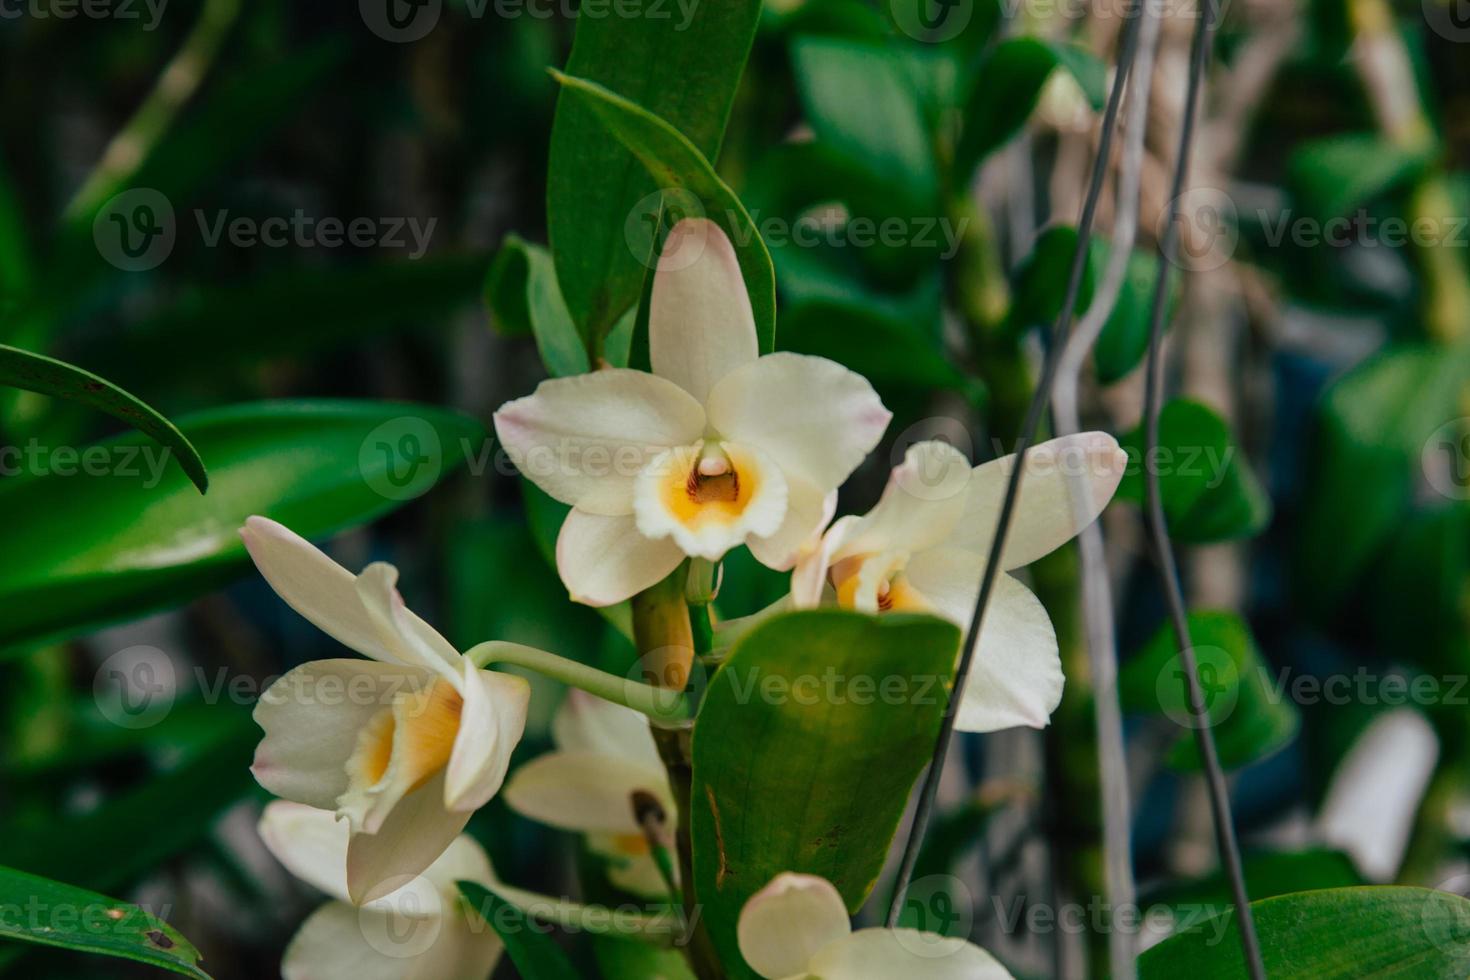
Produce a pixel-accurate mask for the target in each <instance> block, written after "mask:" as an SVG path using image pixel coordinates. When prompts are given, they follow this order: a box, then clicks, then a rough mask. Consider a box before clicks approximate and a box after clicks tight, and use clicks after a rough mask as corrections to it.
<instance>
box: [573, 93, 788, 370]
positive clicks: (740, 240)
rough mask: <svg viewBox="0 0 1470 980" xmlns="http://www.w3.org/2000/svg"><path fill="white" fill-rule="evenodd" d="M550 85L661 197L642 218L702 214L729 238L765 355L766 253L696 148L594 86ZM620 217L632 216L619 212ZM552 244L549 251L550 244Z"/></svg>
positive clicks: (769, 329)
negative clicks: (604, 133) (584, 112)
mask: <svg viewBox="0 0 1470 980" xmlns="http://www.w3.org/2000/svg"><path fill="white" fill-rule="evenodd" d="M556 79H557V81H559V82H561V84H562V88H563V91H564V95H565V97H567V98H568V99H569V101H573V102H575V101H578V100H580V101H581V102H582V103H584V104H585V105H586V106H587V107H588V108H589V109H590V110H591V111H592V113H593V116H594V117H595V118H596V119H597V120H599V122H600V124H601V125H603V126H606V127H607V130H608V132H609V133H611V134H612V135H613V136H615V137H616V138H617V139H618V140H619V141H620V142H621V143H622V144H623V145H624V146H626V147H627V148H628V150H629V151H630V152H632V153H633V155H634V156H636V157H637V159H638V161H639V162H641V163H642V165H643V166H644V167H645V168H646V169H647V171H648V173H649V174H650V175H652V177H653V178H654V180H656V181H657V183H658V186H659V187H660V188H662V189H663V190H664V191H665V192H666V193H665V198H664V207H663V209H662V210H661V211H660V210H658V209H655V210H650V211H648V212H647V216H650V217H653V218H655V219H659V220H662V221H663V222H664V223H665V224H666V225H668V224H672V221H673V220H677V219H678V218H681V217H684V216H686V214H687V213H694V214H698V213H703V214H704V216H705V217H708V218H709V219H710V220H711V221H713V222H715V223H716V224H718V225H719V226H720V227H721V228H723V229H724V230H725V233H726V234H727V235H729V236H730V241H731V242H732V243H733V244H734V246H735V255H736V258H737V259H738V260H739V262H740V274H741V275H742V276H744V278H745V288H746V290H747V291H748V292H749V293H750V305H751V309H752V310H753V312H754V314H755V330H756V336H757V337H759V339H760V349H761V351H762V352H763V353H765V352H769V351H770V350H771V349H772V347H773V345H774V344H775V338H776V274H775V271H774V270H773V268H772V266H771V253H770V252H768V251H766V243H765V242H764V241H762V240H761V236H760V232H759V231H757V230H756V227H755V224H754V222H752V221H751V219H750V214H749V212H747V211H746V210H745V205H743V204H741V203H740V198H738V197H736V196H735V192H734V191H732V190H730V188H729V187H728V186H726V184H725V182H724V181H722V180H720V178H719V176H718V175H717V174H716V173H715V170H714V167H712V166H711V165H710V162H709V160H708V159H707V158H706V157H705V156H704V155H703V154H702V153H701V152H700V151H699V148H698V147H696V146H695V145H694V144H693V143H691V142H690V141H689V140H688V139H686V138H685V137H684V135H683V134H681V133H680V132H679V131H678V130H677V129H675V128H674V127H673V126H672V125H670V124H669V123H668V122H667V121H665V120H663V119H660V118H659V117H657V116H655V115H653V114H652V113H650V112H649V111H648V110H646V109H644V108H643V107H642V106H639V105H636V104H635V103H632V102H629V101H628V100H627V99H625V98H623V97H622V96H619V95H616V94H614V93H613V92H610V91H608V90H607V89H605V88H603V87H602V86H600V85H597V84H596V83H594V82H589V81H587V80H586V79H583V78H573V77H570V76H567V75H562V74H560V73H556ZM668 192H675V193H668ZM691 195H692V197H693V198H694V199H693V200H690V196H691ZM625 217H629V218H630V219H631V218H632V217H633V216H632V213H631V212H625ZM621 232H622V225H619V234H620V235H621ZM552 244H553V247H555V241H553V243H552ZM627 254H630V255H631V254H632V253H631V251H629V252H628V253H627ZM650 264H651V260H650ZM563 281H565V280H563Z"/></svg>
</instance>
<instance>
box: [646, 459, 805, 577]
mask: <svg viewBox="0 0 1470 980" xmlns="http://www.w3.org/2000/svg"><path fill="white" fill-rule="evenodd" d="M719 449H720V452H721V453H722V454H723V458H722V459H721V460H720V461H719V465H720V466H723V467H724V472H722V473H720V474H718V475H716V476H705V475H703V474H702V473H701V472H700V467H701V465H703V463H704V460H705V459H706V456H705V453H706V449H705V447H704V445H703V444H702V443H701V444H695V445H692V446H681V447H678V448H675V449H670V450H668V451H667V452H665V453H664V454H662V455H661V456H659V457H658V458H657V459H655V460H654V461H653V463H652V464H650V466H649V467H648V469H647V470H646V471H645V472H644V473H643V474H642V475H641V476H639V477H638V484H637V486H636V487H635V489H634V491H633V513H634V515H635V516H636V517H637V523H638V532H639V533H640V534H642V535H643V536H644V537H645V538H650V539H657V540H663V539H670V540H672V541H673V542H674V544H676V545H677V546H678V548H679V550H680V551H681V552H682V553H684V554H686V555H694V556H696V557H699V558H707V559H709V560H710V561H718V560H719V559H720V558H723V557H724V555H725V552H727V551H729V550H730V549H731V548H734V547H736V546H738V545H740V544H742V543H744V542H745V541H746V540H747V539H748V538H751V537H763V536H765V535H769V534H773V533H775V532H776V531H778V530H779V529H780V528H781V525H782V522H783V521H784V520H785V519H786V512H787V500H788V497H789V488H788V486H787V482H786V477H785V476H784V475H783V474H782V472H781V469H780V467H778V466H777V465H776V464H775V462H774V461H773V460H772V459H771V458H770V457H769V456H767V455H766V454H765V453H762V452H761V451H760V450H758V449H753V448H751V447H749V446H742V445H738V444H736V443H732V442H722V443H720V445H719Z"/></svg>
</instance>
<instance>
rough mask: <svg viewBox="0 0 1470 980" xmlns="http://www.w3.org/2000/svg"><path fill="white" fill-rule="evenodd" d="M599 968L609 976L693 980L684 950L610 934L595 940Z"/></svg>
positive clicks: (615, 978) (622, 979)
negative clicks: (661, 947) (666, 947)
mask: <svg viewBox="0 0 1470 980" xmlns="http://www.w3.org/2000/svg"><path fill="white" fill-rule="evenodd" d="M592 949H593V951H594V952H595V953H596V954H597V968H598V969H599V970H601V971H602V975H603V976H604V977H605V978H606V980H694V974H693V973H691V972H690V971H689V962H688V961H687V960H685V959H684V956H683V954H682V953H679V952H677V951H675V950H671V949H659V948H658V947H656V946H650V945H649V944H648V943H641V942H635V941H633V940H629V939H615V938H613V937H611V936H597V937H595V938H594V939H593V941H592Z"/></svg>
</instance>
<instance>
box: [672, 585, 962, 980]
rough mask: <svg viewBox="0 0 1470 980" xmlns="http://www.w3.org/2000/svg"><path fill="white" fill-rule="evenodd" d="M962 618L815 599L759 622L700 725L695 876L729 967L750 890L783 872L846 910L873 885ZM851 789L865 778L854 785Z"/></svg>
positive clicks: (735, 957)
mask: <svg viewBox="0 0 1470 980" xmlns="http://www.w3.org/2000/svg"><path fill="white" fill-rule="evenodd" d="M958 647H959V630H958V629H957V628H956V627H955V626H954V625H953V624H950V623H946V622H943V621H941V620H938V619H933V618H931V617H926V616H907V615H887V616H882V617H874V616H864V615H861V614H858V613H853V612H846V611H839V610H815V611H810V612H796V613H787V614H784V615H780V616H776V617H774V618H772V619H770V620H767V621H766V622H764V623H762V624H760V625H759V626H757V627H755V628H753V629H752V630H751V631H750V632H749V633H748V634H746V635H745V636H744V637H743V638H742V639H741V640H739V641H738V642H737V643H736V644H735V647H734V649H733V650H732V652H731V654H730V657H729V659H728V660H727V661H726V662H725V664H724V666H723V667H721V668H720V671H719V673H717V674H716V675H715V676H714V678H713V679H712V680H711V682H710V686H709V689H708V692H707V693H706V695H705V699H704V703H703V704H702V706H701V707H700V711H699V717H698V719H697V720H696V722H695V726H694V737H693V757H694V777H693V790H692V811H693V814H692V834H693V843H694V881H695V888H696V893H697V896H698V901H699V903H700V906H701V908H702V910H703V915H704V922H705V923H706V924H707V926H708V928H709V930H710V932H711V934H712V938H713V940H714V944H715V948H716V949H717V950H718V951H719V953H720V956H721V959H722V961H723V962H725V963H726V964H727V966H728V967H729V969H730V970H731V976H732V977H742V978H748V977H751V976H753V975H754V974H752V973H751V972H750V970H749V969H748V968H746V967H745V966H744V964H743V962H742V960H741V957H740V953H739V949H738V945H737V943H736V939H735V923H736V920H737V919H738V918H739V915H740V910H741V908H742V907H743V906H744V904H745V901H746V900H747V899H748V898H750V896H751V895H753V894H754V893H755V892H756V891H758V890H759V889H760V888H762V887H764V886H765V885H766V884H767V883H768V882H769V881H770V880H771V879H772V878H774V877H775V876H776V875H777V874H780V873H781V872H783V871H796V872H804V873H807V874H815V875H821V876H823V877H825V878H827V879H828V880H829V881H831V882H832V883H833V884H834V885H836V886H837V890H838V891H839V892H841V894H842V897H843V899H844V900H845V901H846V902H847V906H848V908H849V910H850V911H856V910H857V909H858V908H859V907H860V906H861V905H862V904H863V901H864V900H865V899H866V898H867V896H868V893H869V892H870V891H872V888H873V885H874V883H875V882H876V880H877V878H878V873H879V871H880V870H881V869H882V867H883V861H884V857H885V856H886V855H887V853H888V848H889V844H890V842H891V841H892V839H893V835H894V833H895V832H896V831H897V829H898V824H899V821H900V819H901V818H902V816H903V812H904V808H905V804H906V802H907V800H908V796H909V792H910V790H911V788H912V786H913V783H914V780H915V779H916V778H917V777H918V775H919V773H920V772H922V771H923V769H924V766H925V765H926V764H927V763H928V761H929V757H930V754H931V752H932V751H933V749H934V741H935V738H936V736H937V734H938V731H939V722H940V718H941V716H942V714H943V711H944V705H945V702H946V700H947V697H948V690H949V687H950V685H951V684H952V682H953V677H954V667H955V654H956V651H957V650H958ZM854 787H862V790H861V792H854Z"/></svg>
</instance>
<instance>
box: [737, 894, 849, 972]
mask: <svg viewBox="0 0 1470 980" xmlns="http://www.w3.org/2000/svg"><path fill="white" fill-rule="evenodd" d="M851 932H852V924H851V922H850V921H849V920H848V916H847V904H846V903H845V902H843V900H842V896H841V895H840V894H839V893H838V891H837V889H836V887H835V886H833V884H832V883H831V882H830V881H828V880H827V879H825V878H819V877H817V876H815V875H805V874H794V873H792V872H783V873H782V874H779V875H777V876H776V877H775V878H773V879H771V881H770V883H769V884H767V885H766V886H765V887H764V888H762V889H761V890H760V891H758V892H756V893H755V894H754V895H752V896H751V897H750V898H749V900H747V901H746V903H745V907H744V908H742V909H741V910H740V919H739V921H738V922H737V923H736V939H737V941H738V943H739V946H740V955H741V956H743V957H745V962H746V964H747V965H748V966H749V967H750V968H751V969H752V970H754V971H755V972H756V973H758V974H760V975H761V976H762V977H765V978H767V980H783V978H786V977H792V976H797V977H805V976H806V975H807V973H808V972H809V970H808V964H809V963H811V961H812V959H813V958H814V957H815V956H816V955H817V953H819V952H820V951H821V950H823V949H825V948H826V947H827V946H830V945H832V944H833V943H835V942H839V941H841V940H842V939H844V938H846V937H847V936H848V935H849V934H850V933H851Z"/></svg>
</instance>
